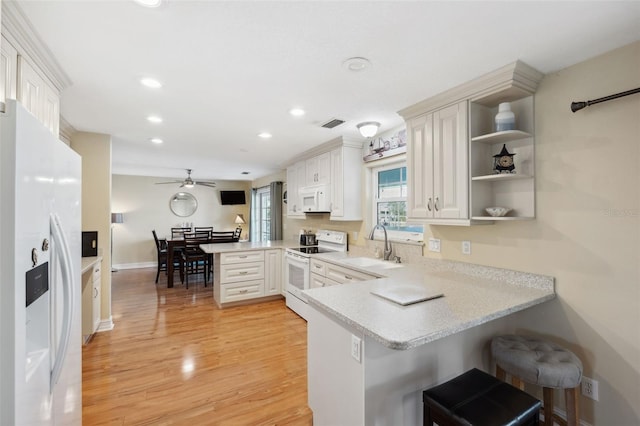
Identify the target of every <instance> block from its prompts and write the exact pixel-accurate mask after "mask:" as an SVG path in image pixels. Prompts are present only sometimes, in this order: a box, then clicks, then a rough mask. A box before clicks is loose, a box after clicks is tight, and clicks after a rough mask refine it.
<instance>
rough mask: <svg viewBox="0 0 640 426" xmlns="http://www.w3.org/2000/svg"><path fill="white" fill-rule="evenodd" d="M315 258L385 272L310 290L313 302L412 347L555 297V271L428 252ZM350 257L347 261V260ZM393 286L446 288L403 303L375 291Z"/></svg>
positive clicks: (395, 344)
mask: <svg viewBox="0 0 640 426" xmlns="http://www.w3.org/2000/svg"><path fill="white" fill-rule="evenodd" d="M313 257H314V258H316V259H319V260H324V261H327V262H331V263H334V264H337V265H342V266H346V267H349V268H352V269H356V270H360V271H363V272H367V273H370V274H371V273H373V274H375V275H378V276H381V277H383V278H380V279H377V280H370V281H361V282H355V283H352V284H343V285H335V286H329V287H322V288H315V289H310V290H306V291H305V293H306V294H307V296H308V300H309V303H310V304H311V305H313V306H315V307H316V308H317V309H319V310H320V311H322V312H324V313H325V314H327V315H328V316H329V317H331V318H334V319H336V320H337V321H338V322H342V323H344V324H345V325H347V326H350V327H353V328H355V329H357V330H359V331H361V332H362V333H364V334H365V335H368V336H370V337H372V338H373V339H375V340H376V341H378V342H379V343H380V344H382V345H384V346H386V347H388V348H391V349H400V350H404V349H410V348H414V347H417V346H420V345H423V344H425V343H429V342H431V341H433V340H436V339H440V338H442V337H446V336H449V335H451V334H455V333H458V332H460V331H463V330H466V329H468V328H471V327H474V326H477V325H480V324H483V323H485V322H488V321H491V320H493V319H496V318H500V317H503V316H506V315H509V314H511V313H514V312H517V311H520V310H523V309H526V308H528V307H531V306H534V305H537V304H540V303H543V302H545V301H548V300H551V299H553V298H555V292H554V279H553V277H549V276H544V275H536V274H530V273H524V272H517V271H512V270H507V269H499V268H492V267H485V266H480V265H473V264H468V263H463V262H452V261H446V260H434V259H427V258H424V259H423V260H424V262H423V263H421V264H403V266H402V267H394V268H388V267H375V266H372V267H367V268H362V267H354V266H353V265H352V264H349V262H348V259H349V258H350V257H351V256H350V255H349V254H348V253H328V254H317V255H314V256H313ZM345 261H346V262H345ZM390 286H409V287H416V286H417V287H420V288H421V289H426V290H427V291H428V292H430V293H434V294H436V293H443V294H444V297H440V298H437V299H433V300H428V301H425V302H419V303H415V304H412V305H407V306H402V305H399V304H396V303H394V302H391V301H389V300H386V299H383V298H381V297H379V296H376V295H373V294H371V291H379V290H384V289H385V287H390Z"/></svg>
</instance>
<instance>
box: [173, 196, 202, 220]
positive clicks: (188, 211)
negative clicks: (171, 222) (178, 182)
mask: <svg viewBox="0 0 640 426" xmlns="http://www.w3.org/2000/svg"><path fill="white" fill-rule="evenodd" d="M169 208H170V209H171V211H172V212H173V214H175V215H176V216H180V217H189V216H191V215H192V214H194V213H195V212H196V210H197V209H198V200H196V197H194V196H193V195H192V194H189V193H188V192H177V193H175V194H173V196H171V199H170V200H169Z"/></svg>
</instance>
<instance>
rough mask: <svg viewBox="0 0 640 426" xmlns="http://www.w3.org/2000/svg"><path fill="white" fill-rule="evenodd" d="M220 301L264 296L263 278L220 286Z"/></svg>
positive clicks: (225, 301) (234, 300)
mask: <svg viewBox="0 0 640 426" xmlns="http://www.w3.org/2000/svg"><path fill="white" fill-rule="evenodd" d="M220 291H221V292H222V295H221V298H222V300H221V303H227V302H236V301H238V300H246V299H253V298H255V297H262V296H264V280H252V281H243V282H240V283H233V284H222V285H221V286H220Z"/></svg>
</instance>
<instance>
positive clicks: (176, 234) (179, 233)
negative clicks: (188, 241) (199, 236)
mask: <svg viewBox="0 0 640 426" xmlns="http://www.w3.org/2000/svg"><path fill="white" fill-rule="evenodd" d="M185 232H191V228H188V227H187V228H171V239H172V240H176V239H179V238H184V233H185Z"/></svg>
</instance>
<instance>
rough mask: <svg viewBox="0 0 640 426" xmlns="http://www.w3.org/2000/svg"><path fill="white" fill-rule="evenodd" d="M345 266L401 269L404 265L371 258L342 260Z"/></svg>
mask: <svg viewBox="0 0 640 426" xmlns="http://www.w3.org/2000/svg"><path fill="white" fill-rule="evenodd" d="M342 261H343V262H344V263H345V264H347V265H350V266H355V267H357V268H381V269H391V268H401V267H403V266H404V265H403V264H402V263H395V262H392V261H388V260H381V259H373V258H371V257H350V258H347V259H343V260H342Z"/></svg>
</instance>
